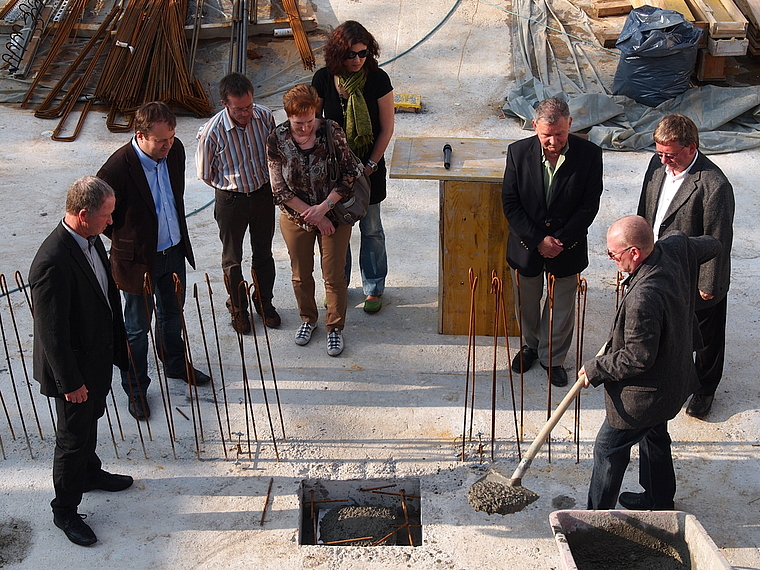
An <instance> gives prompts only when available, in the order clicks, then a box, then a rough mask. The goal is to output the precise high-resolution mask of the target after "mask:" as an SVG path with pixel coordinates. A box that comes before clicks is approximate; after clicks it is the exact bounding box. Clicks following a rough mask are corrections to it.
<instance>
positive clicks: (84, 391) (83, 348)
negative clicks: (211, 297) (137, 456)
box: [29, 176, 132, 546]
mask: <svg viewBox="0 0 760 570" xmlns="http://www.w3.org/2000/svg"><path fill="white" fill-rule="evenodd" d="M115 203H116V199H115V197H114V192H113V190H112V189H111V188H110V187H109V186H108V184H106V183H105V182H103V181H102V180H99V179H98V178H95V177H93V176H88V177H85V178H80V179H79V180H77V181H76V182H74V184H73V185H72V186H71V188H69V191H68V194H67V196H66V215H65V217H64V218H63V220H62V221H61V223H60V224H58V227H56V229H55V230H54V231H53V233H51V234H50V235H49V236H48V237H47V239H46V240H45V241H44V242H43V243H42V245H41V246H40V249H39V251H38V252H37V255H36V256H35V257H34V261H33V262H32V267H31V269H30V270H29V283H30V285H31V291H32V301H33V305H34V378H35V379H36V380H37V381H38V382H39V383H40V392H41V393H42V394H44V395H45V396H49V397H52V398H54V399H55V407H56V413H57V417H58V421H57V426H56V432H55V455H54V459H53V487H54V488H55V499H53V501H52V502H51V503H50V505H51V506H52V507H53V522H54V523H55V525H56V526H57V527H58V528H60V529H62V530H63V532H64V533H66V536H67V537H68V538H69V540H71V542H74V543H76V544H79V545H82V546H90V545H91V544H94V543H95V542H96V541H97V538H96V536H95V533H93V532H92V529H91V528H90V527H89V526H88V525H87V524H85V522H84V521H83V520H82V518H81V517H80V515H79V514H78V513H77V507H78V506H79V503H80V502H81V501H82V493H83V492H87V491H91V490H93V489H102V490H105V491H121V490H122V489H126V488H127V487H129V486H130V485H132V477H129V476H127V475H114V474H111V473H107V472H106V471H104V470H103V468H102V466H101V462H100V459H99V458H98V456H97V453H96V452H95V448H96V446H97V436H98V419H99V418H100V417H101V416H102V415H103V413H104V412H105V406H106V395H107V394H108V391H109V390H110V389H111V379H112V378H113V366H114V365H116V366H118V367H119V368H121V369H122V370H124V369H126V368H127V343H126V332H125V330H124V323H123V320H122V315H121V304H120V301H119V293H118V291H117V289H116V285H115V283H114V281H113V279H112V278H111V273H110V270H109V269H110V268H109V266H108V259H107V257H106V250H105V248H104V247H103V242H102V241H101V240H100V237H99V234H100V233H101V232H102V231H103V230H104V229H105V228H106V226H107V225H108V224H110V223H111V213H112V212H113V210H114V205H115Z"/></svg>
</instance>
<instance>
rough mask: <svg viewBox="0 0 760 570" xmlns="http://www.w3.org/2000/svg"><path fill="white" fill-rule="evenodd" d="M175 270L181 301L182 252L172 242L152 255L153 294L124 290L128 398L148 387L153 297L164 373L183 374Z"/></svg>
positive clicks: (123, 375) (124, 384) (123, 376)
mask: <svg viewBox="0 0 760 570" xmlns="http://www.w3.org/2000/svg"><path fill="white" fill-rule="evenodd" d="M174 273H176V274H177V276H178V277H179V280H180V283H182V289H183V291H182V305H184V304H185V293H184V288H185V256H184V253H183V248H182V247H180V246H174V247H172V248H170V249H168V250H166V253H159V254H157V255H156V267H155V269H154V271H153V275H152V276H151V279H152V280H153V295H152V296H148V297H147V310H146V298H145V297H143V296H142V295H131V294H129V293H126V292H124V293H123V296H124V326H125V327H126V329H127V340H128V341H129V348H130V350H131V357H130V360H129V370H127V371H126V372H125V371H123V370H122V372H121V386H122V388H124V391H125V392H126V393H127V395H128V396H130V401H131V398H132V397H134V398H136V400H135V402H136V403H137V402H139V401H140V400H139V398H140V394H142V395H143V396H144V395H145V393H146V392H147V391H148V386H149V385H150V378H149V377H148V333H149V332H150V321H151V317H152V315H153V308H154V297H155V309H156V333H155V337H154V338H155V341H156V350H157V351H158V356H159V358H161V360H163V362H164V370H165V371H166V375H167V376H169V377H171V378H181V377H183V376H184V374H185V343H184V341H183V340H182V314H181V309H180V305H179V303H178V302H177V295H176V294H175V293H174V277H173V274H174Z"/></svg>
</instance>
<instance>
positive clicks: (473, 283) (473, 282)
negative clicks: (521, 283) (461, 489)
mask: <svg viewBox="0 0 760 570" xmlns="http://www.w3.org/2000/svg"><path fill="white" fill-rule="evenodd" d="M469 281H470V319H469V330H468V332H467V368H466V370H465V374H464V419H463V421H462V461H464V460H465V458H466V457H467V453H466V451H465V446H466V445H467V398H468V396H469V389H470V363H471V362H472V363H473V371H472V392H473V402H474V399H475V397H474V394H475V366H474V362H475V346H474V343H473V340H474V336H475V289H476V288H477V286H478V278H477V277H476V276H475V274H474V272H473V270H472V267H470V270H469ZM471 355H472V356H471ZM470 440H472V424H470Z"/></svg>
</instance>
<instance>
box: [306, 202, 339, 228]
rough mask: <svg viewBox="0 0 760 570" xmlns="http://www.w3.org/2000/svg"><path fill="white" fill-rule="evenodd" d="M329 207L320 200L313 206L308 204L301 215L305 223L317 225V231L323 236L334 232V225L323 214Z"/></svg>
mask: <svg viewBox="0 0 760 570" xmlns="http://www.w3.org/2000/svg"><path fill="white" fill-rule="evenodd" d="M329 209H330V208H329V207H328V205H327V204H326V203H325V202H320V203H319V204H316V205H314V206H309V207H308V208H306V209H305V210H304V211H303V212H301V216H302V217H303V219H304V221H305V222H306V223H307V224H311V225H313V226H317V229H318V230H319V233H321V234H322V235H323V236H329V235H332V234H334V233H335V226H334V225H333V223H332V222H331V221H330V220H329V219H328V218H327V216H325V214H327V212H328V210H329Z"/></svg>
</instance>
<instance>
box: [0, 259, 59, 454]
mask: <svg viewBox="0 0 760 570" xmlns="http://www.w3.org/2000/svg"><path fill="white" fill-rule="evenodd" d="M0 292H2V294H3V295H4V296H5V298H6V299H7V300H8V313H9V314H10V316H11V323H12V324H13V332H14V334H15V335H16V346H17V347H18V355H19V358H20V359H21V369H22V370H23V371H24V383H25V384H26V390H27V392H28V393H29V401H30V402H31V404H32V411H33V412H34V419H35V421H36V422H37V430H38V431H39V432H40V439H41V440H44V439H45V438H44V437H43V435H42V425H41V424H40V417H39V415H37V406H36V405H35V403H34V394H33V393H32V383H31V382H30V381H29V372H28V371H27V369H26V359H25V358H24V347H23V345H22V344H21V335H19V333H18V325H17V324H16V314H15V313H14V312H13V303H12V302H11V295H10V291H9V290H8V283H7V281H6V280H5V275H4V274H3V273H0ZM10 364H11V363H10V360H8V366H10ZM48 406H50V400H48ZM50 417H51V418H52V417H53V409H52V408H50ZM53 423H55V421H53Z"/></svg>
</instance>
